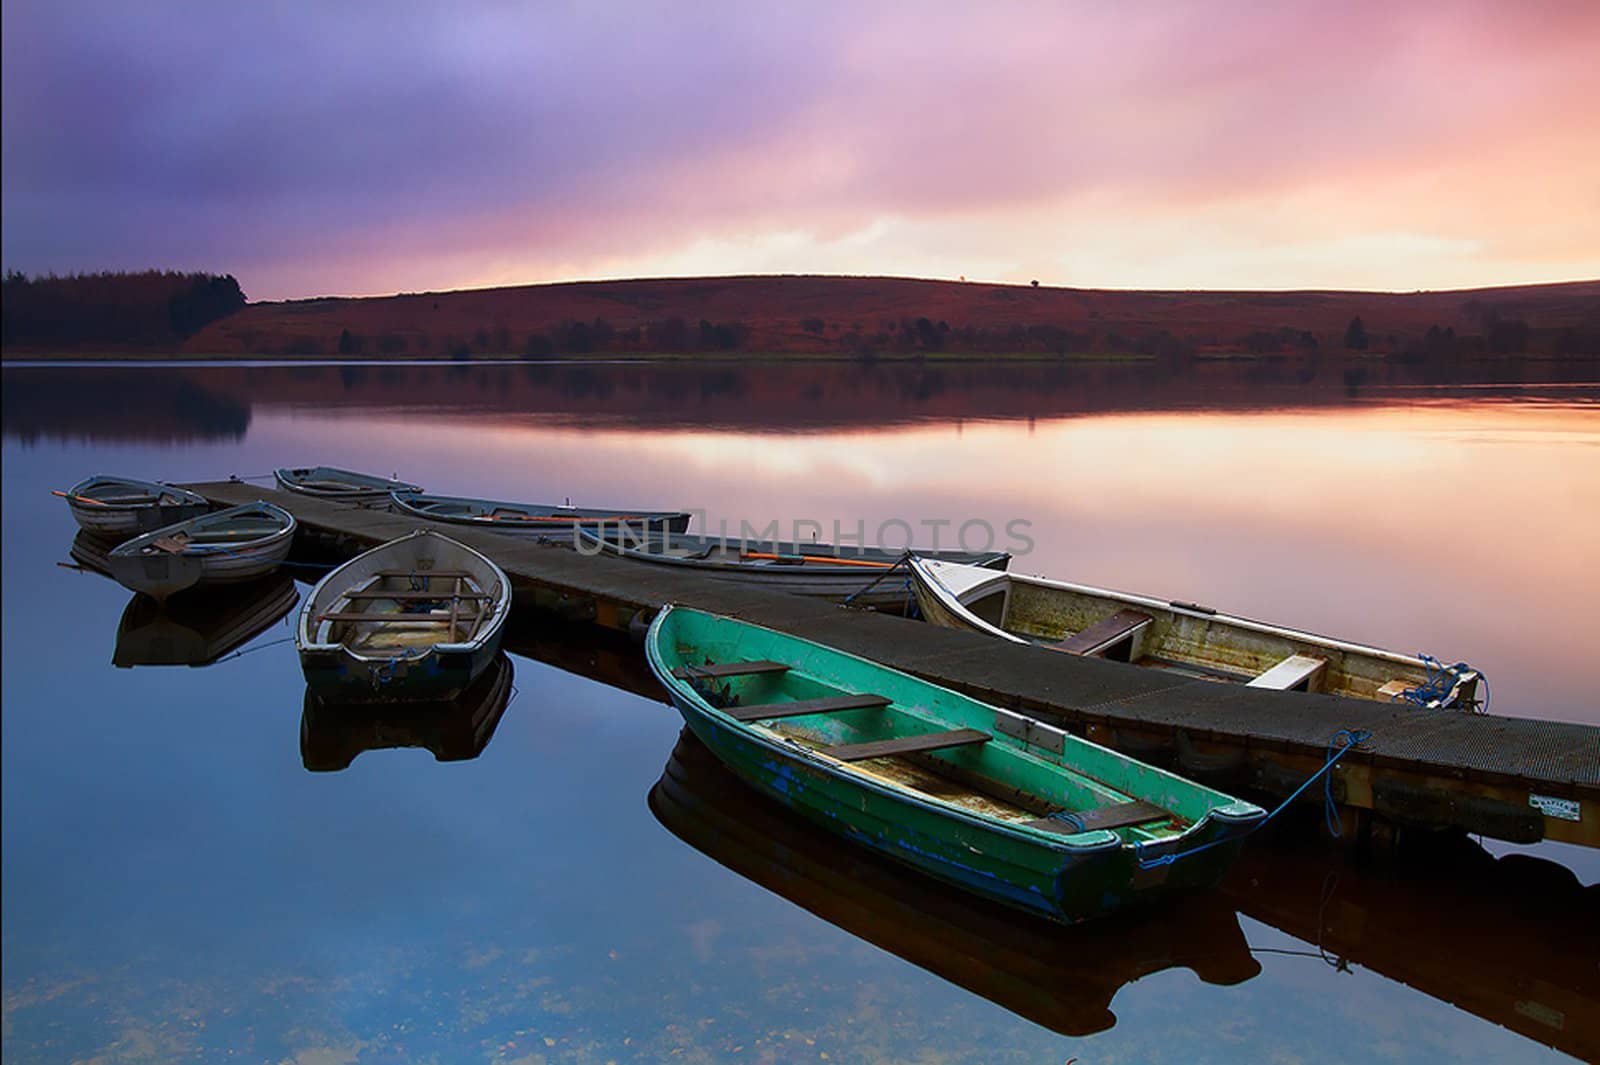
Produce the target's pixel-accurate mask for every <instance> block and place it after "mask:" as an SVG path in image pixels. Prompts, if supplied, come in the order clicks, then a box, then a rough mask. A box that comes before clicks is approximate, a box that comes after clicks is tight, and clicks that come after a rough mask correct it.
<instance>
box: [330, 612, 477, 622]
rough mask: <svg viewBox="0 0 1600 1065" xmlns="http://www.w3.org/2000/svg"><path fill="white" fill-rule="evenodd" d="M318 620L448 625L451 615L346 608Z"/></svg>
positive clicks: (462, 617)
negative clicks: (392, 612)
mask: <svg viewBox="0 0 1600 1065" xmlns="http://www.w3.org/2000/svg"><path fill="white" fill-rule="evenodd" d="M477 616H478V615H477V614H460V615H458V616H457V617H456V621H457V622H460V623H465V622H468V621H472V620H475V619H476V618H477ZM317 620H318V621H373V622H381V623H383V624H385V625H393V624H395V623H396V622H406V623H408V624H416V623H419V622H421V623H426V624H429V625H448V624H450V615H449V614H445V613H438V614H384V613H379V612H377V611H371V612H368V611H364V610H344V611H335V612H334V613H331V614H318V615H317Z"/></svg>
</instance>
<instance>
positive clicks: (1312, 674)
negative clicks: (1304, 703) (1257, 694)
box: [1245, 655, 1328, 691]
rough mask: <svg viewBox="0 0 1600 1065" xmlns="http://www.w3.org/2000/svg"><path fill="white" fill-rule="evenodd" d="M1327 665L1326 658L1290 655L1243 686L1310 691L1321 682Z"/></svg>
mask: <svg viewBox="0 0 1600 1065" xmlns="http://www.w3.org/2000/svg"><path fill="white" fill-rule="evenodd" d="M1327 666H1328V660H1327V659H1326V658H1312V657H1311V656H1309V655H1290V656H1289V657H1288V658H1285V659H1284V660H1283V661H1282V662H1279V663H1278V664H1277V665H1275V666H1273V667H1272V668H1271V669H1269V670H1267V671H1266V672H1265V673H1263V674H1261V675H1260V676H1259V677H1257V678H1256V679H1255V680H1252V681H1251V682H1250V683H1249V684H1246V685H1245V687H1247V688H1272V689H1274V690H1276V691H1294V690H1299V691H1311V690H1312V689H1313V688H1314V687H1315V686H1316V685H1318V684H1319V683H1320V682H1321V680H1322V672H1323V670H1324V669H1326V668H1327Z"/></svg>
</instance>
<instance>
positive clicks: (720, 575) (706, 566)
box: [573, 526, 1011, 608]
mask: <svg viewBox="0 0 1600 1065" xmlns="http://www.w3.org/2000/svg"><path fill="white" fill-rule="evenodd" d="M573 535H574V537H575V539H576V543H577V547H578V548H579V550H581V551H584V552H586V553H588V554H599V553H601V552H604V553H607V554H613V555H618V556H621V557H622V558H627V559H632V560H634V561H636V562H645V563H649V564H651V565H659V566H676V567H679V568H681V569H688V570H694V571H695V572H697V573H701V574H704V575H705V576H708V577H713V578H716V579H718V580H727V581H737V582H738V583H740V584H748V585H753V586H755V587H760V588H768V589H771V590H772V591H780V592H789V593H791V594H793V595H814V596H823V597H826V598H830V599H847V598H848V599H849V600H850V601H851V602H852V603H854V604H856V605H859V606H871V607H879V608H893V607H902V606H904V605H906V603H907V602H908V601H909V598H910V593H909V591H908V590H907V587H906V572H905V567H904V566H903V565H902V564H901V562H902V560H903V559H904V558H905V552H903V551H887V550H884V549H882V548H877V547H855V546H853V545H852V546H848V547H836V546H834V545H832V544H816V543H808V544H796V543H787V542H781V541H773V540H743V539H738V538H736V537H724V536H690V535H687V534H685V533H667V534H662V533H660V532H659V531H657V530H650V531H649V532H647V533H646V532H640V531H638V530H635V529H630V528H621V529H619V528H617V527H615V526H608V527H602V528H600V529H591V528H588V527H580V528H578V529H576V530H575V532H574V534H573ZM927 554H929V555H931V556H932V557H935V558H941V559H948V560H950V561H953V562H963V563H967V564H970V565H975V566H979V567H987V568H993V569H1004V568H1005V567H1006V564H1007V563H1009V562H1010V561H1011V556H1010V555H1009V554H1008V553H1006V552H1004V551H984V552H971V551H938V552H928V553H927Z"/></svg>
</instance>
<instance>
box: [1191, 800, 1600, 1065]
mask: <svg viewBox="0 0 1600 1065" xmlns="http://www.w3.org/2000/svg"><path fill="white" fill-rule="evenodd" d="M1292 838H1293V839H1294V840H1295V841H1296V842H1295V843H1294V844H1293V845H1290V844H1289V842H1288V840H1287V839H1286V840H1282V841H1280V840H1274V841H1272V844H1271V845H1270V846H1263V845H1261V843H1262V841H1260V840H1258V841H1256V842H1254V843H1252V845H1251V846H1250V847H1247V848H1246V849H1245V853H1244V854H1243V855H1242V856H1241V857H1240V859H1239V861H1238V862H1237V863H1236V864H1235V865H1234V866H1233V868H1232V870H1230V872H1229V875H1228V877H1227V879H1226V880H1225V881H1224V882H1223V885H1222V888H1221V890H1222V893H1223V895H1224V896H1225V897H1226V898H1227V899H1228V900H1229V902H1231V903H1232V904H1233V905H1234V906H1237V907H1238V908H1239V911H1240V912H1241V913H1243V914H1244V915H1246V916H1247V917H1250V918H1253V919H1255V920H1257V921H1262V922H1264V923H1266V924H1269V925H1272V926H1273V927H1274V928H1277V929H1279V930H1281V931H1283V932H1287V933H1288V934H1289V935H1291V936H1294V937H1295V938H1297V939H1300V940H1304V941H1305V943H1306V944H1308V946H1309V948H1310V949H1309V950H1307V951H1305V952H1304V953H1306V954H1308V955H1309V956H1311V957H1312V958H1313V959H1315V958H1320V959H1321V960H1322V961H1325V962H1327V963H1328V964H1329V965H1332V966H1335V967H1336V968H1340V969H1344V970H1349V969H1350V967H1351V966H1354V967H1356V968H1357V969H1367V970H1370V971H1372V972H1374V973H1378V974H1381V975H1382V976H1384V977H1386V978H1388V979H1390V980H1396V981H1399V982H1400V983H1403V984H1406V985H1407V986H1409V987H1412V988H1415V989H1416V990H1418V991H1421V992H1422V993H1424V994H1427V995H1431V996H1433V997H1434V998H1438V999H1441V1000H1443V1001H1445V1002H1449V1003H1451V1004H1453V1005H1455V1006H1456V1007H1458V1008H1460V1009H1463V1010H1466V1011H1467V1012H1469V1013H1472V1014H1476V1015H1477V1016H1479V1017H1482V1018H1484V1019H1485V1020H1488V1021H1492V1022H1493V1023H1495V1024H1498V1025H1501V1026H1503V1027H1505V1028H1508V1029H1510V1030H1511V1031H1514V1032H1517V1033H1519V1034H1520V1035H1523V1036H1525V1037H1527V1038H1529V1039H1532V1040H1534V1041H1536V1042H1539V1043H1543V1044H1545V1045H1546V1046H1549V1047H1553V1048H1554V1049H1556V1050H1559V1051H1561V1052H1563V1053H1566V1054H1571V1055H1573V1056H1575V1057H1577V1058H1579V1059H1581V1060H1584V1061H1600V885H1595V884H1591V885H1588V886H1587V887H1586V886H1584V885H1583V884H1582V883H1580V882H1579V881H1578V879H1577V877H1575V876H1574V875H1573V873H1572V871H1571V870H1570V869H1568V868H1566V867H1565V866H1563V865H1558V864H1556V863H1555V862H1550V861H1545V860H1543V859H1541V858H1535V857H1532V856H1529V855H1525V854H1511V855H1508V856H1506V857H1503V858H1499V859H1496V858H1495V857H1494V856H1493V855H1491V854H1489V853H1488V852H1487V851H1485V850H1484V849H1483V848H1482V847H1480V846H1478V845H1477V844H1476V843H1474V842H1472V841H1470V840H1468V839H1465V838H1455V837H1446V838H1444V839H1442V840H1440V841H1438V842H1432V843H1426V845H1425V846H1418V845H1413V846H1410V847H1408V848H1406V849H1405V850H1404V851H1402V852H1401V853H1399V854H1396V855H1394V856H1393V858H1392V860H1388V861H1385V862H1383V863H1380V864H1376V865H1373V866H1372V867H1370V868H1362V867H1357V866H1355V865H1353V864H1352V863H1351V862H1348V861H1346V860H1344V859H1343V858H1342V857H1341V856H1340V855H1339V854H1337V853H1335V852H1332V851H1330V850H1328V849H1327V848H1326V847H1321V846H1318V845H1317V843H1318V841H1317V840H1316V839H1315V838H1314V836H1313V835H1312V834H1311V833H1309V832H1307V833H1296V834H1295V835H1294V836H1293V837H1292ZM1414 843H1416V844H1421V843H1423V841H1414Z"/></svg>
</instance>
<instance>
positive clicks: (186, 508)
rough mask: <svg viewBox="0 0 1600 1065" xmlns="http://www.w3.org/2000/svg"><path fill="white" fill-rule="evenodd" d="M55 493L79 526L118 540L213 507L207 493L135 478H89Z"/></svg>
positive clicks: (97, 535) (174, 523) (192, 516)
mask: <svg viewBox="0 0 1600 1065" xmlns="http://www.w3.org/2000/svg"><path fill="white" fill-rule="evenodd" d="M56 494H57V495H59V496H63V497H65V499H66V501H67V506H68V508H70V509H71V511H72V516H73V518H74V519H75V520H76V521H77V523H78V528H80V529H82V530H83V531H84V532H86V533H88V534H89V535H90V536H93V537H96V538H98V539H100V540H104V541H115V542H117V543H121V542H122V541H123V540H126V539H128V538H129V537H130V536H137V535H139V534H140V533H147V532H150V531H152V530H154V529H162V528H165V527H166V526H168V525H176V524H177V523H178V522H180V521H188V520H189V519H190V518H198V517H200V515H202V514H204V513H206V512H207V511H209V510H210V509H211V504H210V503H208V502H206V500H205V497H204V496H201V495H196V494H195V493H194V492H191V491H189V490H188V489H187V488H176V487H174V486H172V485H170V484H161V483H159V482H157V481H139V480H135V479H133V478H132V477H106V476H103V475H96V476H94V477H86V478H84V479H83V480H81V481H79V482H78V483H77V484H75V485H73V486H72V487H71V488H69V489H67V490H66V491H65V492H57V493H56Z"/></svg>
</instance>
